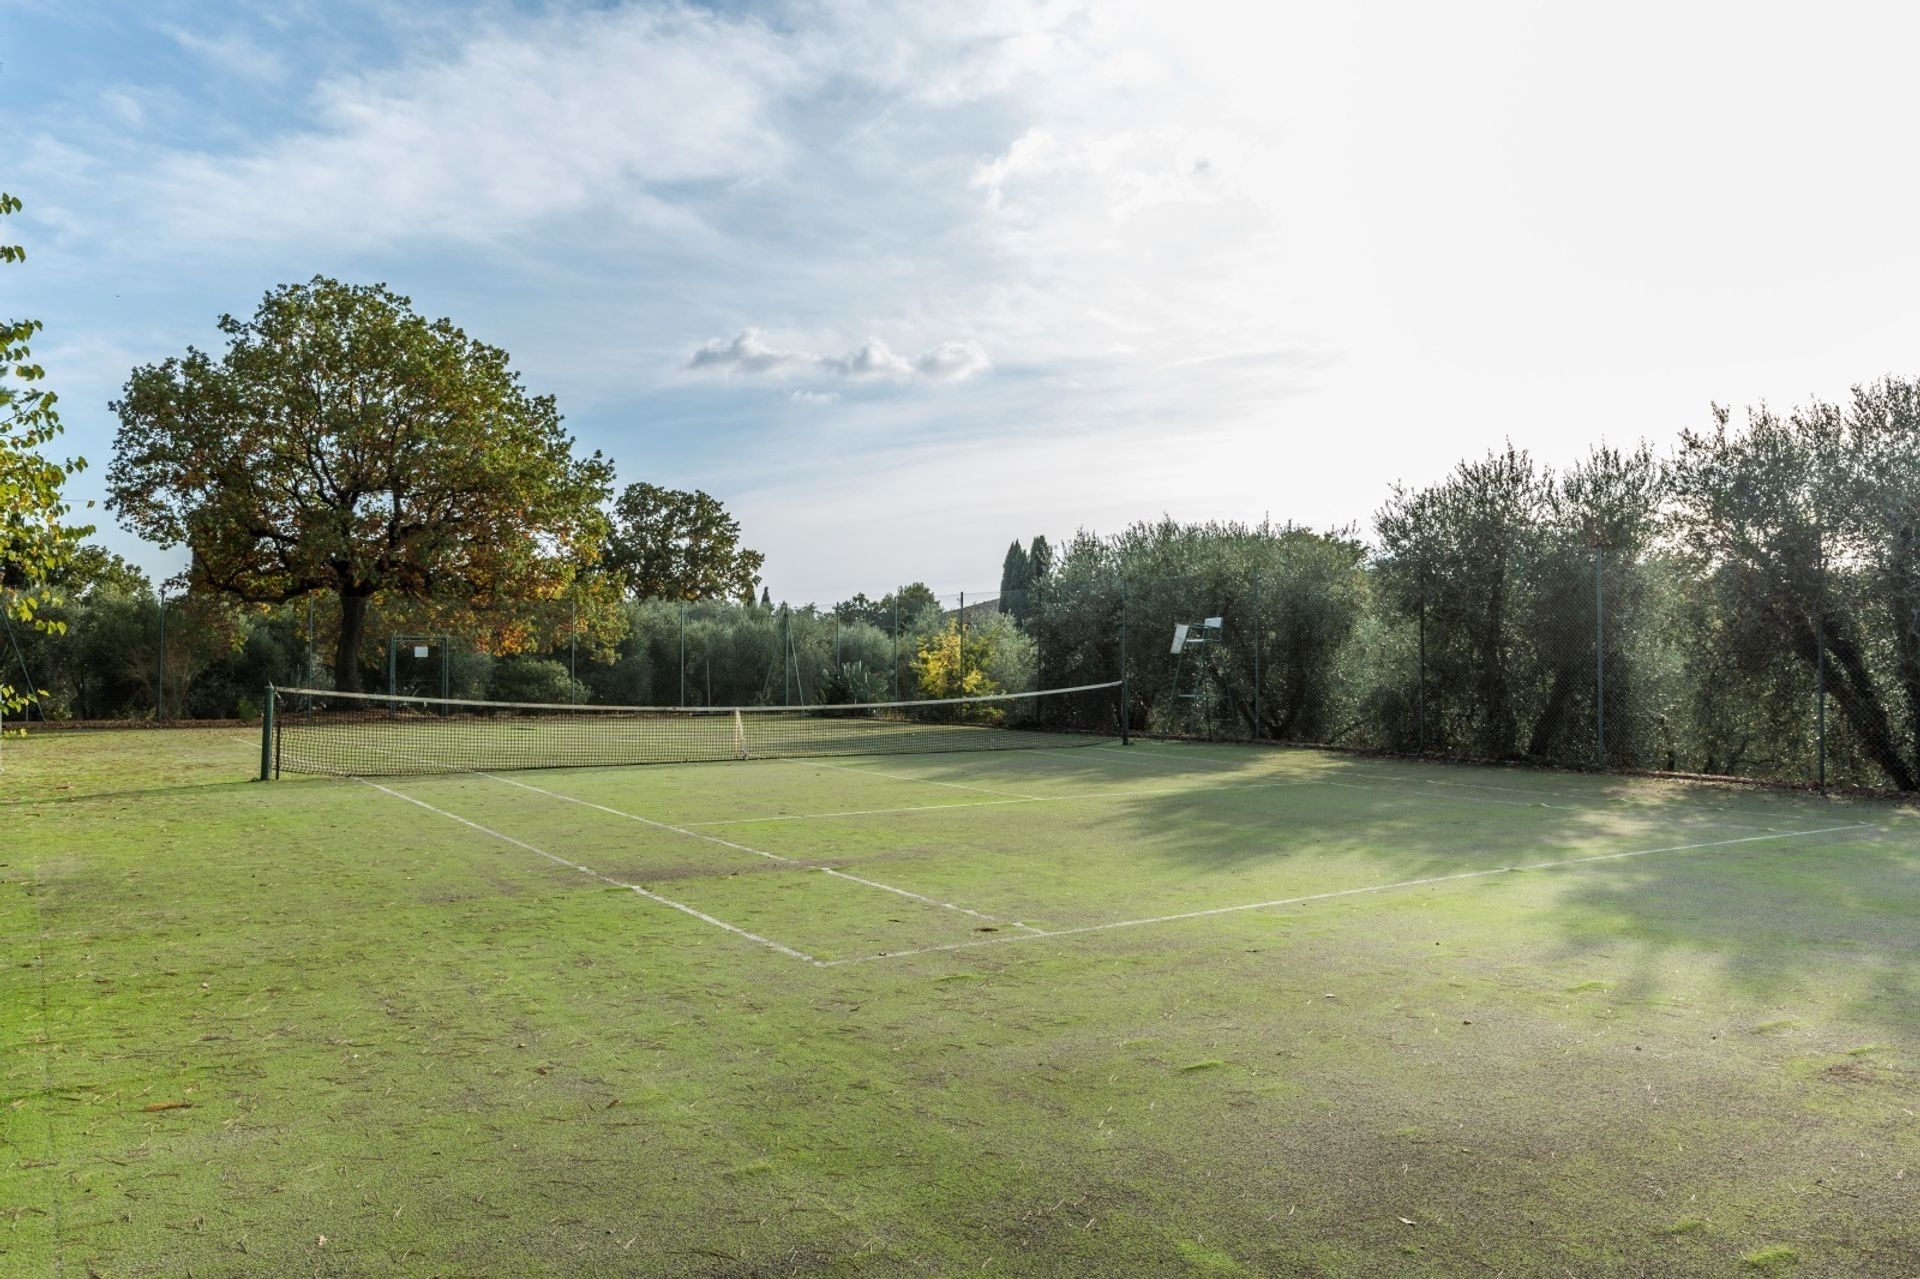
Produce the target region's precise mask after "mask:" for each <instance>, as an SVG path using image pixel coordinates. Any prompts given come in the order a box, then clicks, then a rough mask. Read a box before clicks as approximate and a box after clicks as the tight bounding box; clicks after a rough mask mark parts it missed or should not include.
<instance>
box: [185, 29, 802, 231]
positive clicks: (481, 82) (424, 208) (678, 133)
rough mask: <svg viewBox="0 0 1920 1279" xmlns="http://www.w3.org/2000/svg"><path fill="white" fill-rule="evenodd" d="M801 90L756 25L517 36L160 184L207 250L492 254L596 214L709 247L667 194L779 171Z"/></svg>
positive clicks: (354, 93)
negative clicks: (396, 245) (789, 93)
mask: <svg viewBox="0 0 1920 1279" xmlns="http://www.w3.org/2000/svg"><path fill="white" fill-rule="evenodd" d="M180 38H182V39H187V38H189V37H185V36H182V37H180ZM196 39H197V38H196ZM200 44H201V46H202V47H203V49H204V51H206V52H207V53H208V54H209V56H221V57H232V58H236V59H239V58H244V56H245V55H244V51H242V50H238V49H233V50H229V49H227V48H225V47H224V46H222V47H219V48H215V47H213V46H209V45H207V44H206V42H205V41H200ZM799 73H800V68H799V67H798V64H797V62H796V60H795V58H794V54H793V51H792V50H790V49H787V48H784V47H783V46H782V44H781V42H780V41H779V39H778V38H777V37H775V36H774V35H772V34H771V33H770V32H768V31H767V30H766V29H765V28H764V27H761V26H760V25H759V24H757V23H753V22H746V21H728V20H724V19H721V18H717V17H714V16H712V15H708V14H703V13H699V12H696V11H693V10H683V9H663V10H657V11H651V12H650V11H647V10H643V9H642V10H625V11H621V12H617V13H605V14H601V13H593V14H581V15H571V16H562V17H553V18H550V19H548V20H546V21H539V22H535V21H525V22H523V21H516V22H515V24H514V25H513V26H512V27H511V29H504V28H494V29H489V28H484V27H483V28H482V29H481V30H479V31H477V32H476V33H474V34H473V35H472V36H471V37H470V38H469V39H467V40H465V41H464V42H463V43H461V44H459V45H458V46H456V47H455V48H454V49H452V50H451V51H448V52H444V53H439V54H437V55H429V56H421V57H417V58H415V59H414V60H413V61H411V62H410V63H408V64H406V65H403V66H402V67H401V68H399V69H397V70H387V71H383V72H380V73H370V74H366V75H361V76H354V77H348V78H340V79H332V80H328V81H325V82H323V83H321V84H320V85H318V86H317V87H316V88H315V89H314V90H313V92H312V97H313V100H314V101H313V115H314V118H315V121H316V123H315V124H314V126H313V127H312V128H310V129H306V130H301V131H298V132H295V133H291V134H283V135H281V136H279V137H276V138H272V139H269V140H266V141H264V142H263V143H262V144H261V145H259V146H258V147H256V148H255V149H253V150H251V151H247V152H243V153H242V154H239V155H215V154H202V153H191V152H189V153H176V154H173V155H171V156H168V157H166V158H164V159H163V160H162V162H161V164H160V165H159V167H158V169H157V171H156V172H154V173H153V174H152V176H151V181H152V183H153V185H154V186H155V187H156V188H157V189H158V192H159V195H160V203H161V206H162V210H163V211H164V212H167V213H170V214H172V215H173V218H174V220H175V227H174V233H175V234H176V235H181V236H185V237H188V238H194V239H220V240H225V239H230V238H235V237H238V238H240V239H243V240H254V241H260V240H267V241H295V240H297V241H303V242H308V243H325V244H346V245H364V244H369V243H371V244H385V243H390V242H393V241H415V242H422V243H425V242H434V241H441V240H444V239H445V238H446V237H448V236H454V237H461V238H470V239H477V240H485V239H488V238H491V237H495V236H498V235H501V234H504V233H509V232H514V231H518V230H522V229H525V228H527V227H529V226H530V225H532V224H534V223H537V222H539V221H540V220H542V219H547V218H552V217H554V216H557V215H563V214H569V213H575V212H579V211H582V210H589V209H598V210H602V211H606V212H610V213H616V214H618V215H621V216H623V217H626V218H629V219H632V220H635V221H639V222H642V223H646V224H650V225H654V226H657V227H662V228H665V229H668V230H673V231H678V232H681V233H688V232H696V231H698V230H700V228H701V226H702V224H701V221H700V219H699V218H698V216H697V215H696V214H694V213H693V212H692V210H691V209H690V208H689V207H688V206H687V205H686V204H685V203H684V202H683V201H680V200H678V199H675V198H672V196H671V194H670V193H669V192H668V190H667V189H668V188H672V187H674V186H676V185H678V184H697V183H704V182H714V181H730V182H737V181H742V180H748V179H751V178H752V177H753V176H755V175H756V174H757V173H759V172H760V171H762V170H765V169H768V168H771V167H773V166H776V165H777V164H779V163H780V162H781V160H782V157H783V155H784V152H785V147H786V139H785V137H784V135H783V134H782V133H781V131H780V130H779V129H778V128H777V127H775V122H774V121H773V119H772V118H771V112H770V108H771V106H772V104H773V103H774V102H775V101H776V100H777V99H778V98H779V96H780V95H781V93H782V92H783V91H784V90H785V88H786V87H787V86H788V85H790V84H791V83H792V82H793V81H794V79H795V77H796V76H797V75H798V74H799Z"/></svg>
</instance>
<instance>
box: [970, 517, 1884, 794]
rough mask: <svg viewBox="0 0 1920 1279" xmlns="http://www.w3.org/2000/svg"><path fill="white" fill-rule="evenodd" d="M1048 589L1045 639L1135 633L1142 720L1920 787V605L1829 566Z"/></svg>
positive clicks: (1585, 558) (1639, 766)
mask: <svg viewBox="0 0 1920 1279" xmlns="http://www.w3.org/2000/svg"><path fill="white" fill-rule="evenodd" d="M1058 589H1059V588H1058V587H1055V588H1053V590H1052V591H1051V592H1049V591H1048V590H1047V589H1046V588H1043V589H1042V590H1041V591H1040V592H1037V594H1038V595H1040V596H1041V597H1042V598H1041V599H1040V601H1039V602H1038V603H1037V604H1035V605H1034V606H1033V607H1032V609H1031V617H1032V621H1031V622H1030V623H1029V628H1030V631H1031V634H1032V638H1033V640H1034V642H1035V644H1036V646H1037V647H1038V649H1039V651H1040V652H1041V653H1042V654H1043V655H1044V654H1045V653H1046V652H1047V651H1048V650H1049V648H1052V647H1056V646H1057V647H1059V648H1063V649H1065V650H1067V651H1077V650H1078V648H1079V647H1083V646H1089V645H1091V646H1096V647H1099V646H1107V647H1109V648H1117V646H1118V645H1120V644H1122V643H1124V644H1125V650H1126V665H1127V670H1128V674H1129V683H1130V694H1131V707H1132V716H1133V723H1134V726H1135V728H1137V729H1138V730H1140V731H1142V732H1145V733H1158V734H1165V735H1168V736H1179V737H1193V738H1203V739H1208V740H1219V741H1254V740H1260V741H1276V742H1295V743H1311V744H1321V745H1329V746H1340V747H1351V748H1358V749H1366V750H1380V751H1387V752H1394V753H1402V754H1409V755H1427V756H1435V757H1442V758H1448V759H1456V760H1480V761H1499V762H1519V763H1533V764H1541V765H1551V766H1562V767H1575V768H1606V769H1631V770H1646V771H1659V772H1672V773H1685V774H1698V775H1710V776H1723V777H1739V778H1748V779H1754V780H1763V781H1771V782H1785V783H1802V784H1812V785H1843V786H1858V787H1866V788H1873V789H1898V790H1912V789H1915V785H1914V782H1915V771H1916V764H1915V760H1916V753H1917V752H1920V734H1917V727H1920V664H1916V663H1914V662H1912V661H1911V660H1910V659H1908V658H1906V657H1905V656H1903V655H1904V654H1908V653H1914V652H1920V643H1916V639H1920V629H1916V627H1915V623H1916V620H1920V619H1905V622H1904V627H1903V623H1902V620H1901V619H1898V618H1896V617H1894V616H1893V615H1892V613H1891V612H1890V611H1889V610H1887V609H1885V608H1883V607H1877V606H1876V605H1875V603H1874V601H1873V600H1872V599H1871V598H1870V597H1869V594H1868V592H1867V591H1866V590H1865V588H1864V584H1862V583H1858V582H1849V581H1848V580H1847V579H1846V577H1845V575H1844V574H1842V573H1840V572H1838V571H1833V572H1830V573H1828V574H1827V575H1826V577H1825V580H1824V583H1823V590H1822V591H1821V592H1820V594H1819V595H1818V596H1817V597H1816V598H1817V599H1820V600H1823V601H1824V605H1822V606H1817V607H1815V608H1813V609H1810V610H1807V611H1805V612H1797V611H1794V610H1791V609H1782V608H1780V607H1779V606H1778V605H1777V604H1776V603H1774V602H1773V601H1772V599H1771V597H1769V596H1764V595H1761V594H1760V593H1757V592H1754V591H1753V590H1751V589H1750V585H1749V584H1747V583H1743V582H1742V581H1740V580H1739V578H1738V577H1737V576H1736V575H1731V574H1724V575H1715V574H1709V575H1706V576H1705V577H1702V576H1699V575H1697V574H1695V573H1692V572H1690V571H1688V570H1687V567H1686V566H1684V565H1682V564H1680V563H1678V562H1676V561H1669V560H1663V559H1660V558H1658V557H1651V558H1640V559H1635V560H1628V561H1625V562H1622V561H1620V560H1617V559H1615V558H1614V557H1612V556H1610V555H1609V553H1608V552H1607V551H1605V550H1592V551H1588V552H1586V553H1584V554H1582V555H1579V556H1566V557H1564V558H1563V559H1562V560H1561V561H1560V562H1558V563H1545V564H1537V565H1533V566H1532V571H1531V573H1530V574H1529V575H1528V576H1526V577H1524V578H1522V579H1520V580H1515V581H1511V582H1510V583H1509V589H1508V590H1507V591H1505V592H1503V593H1499V594H1496V593H1492V592H1483V591H1471V592H1469V591H1460V590H1451V591H1450V590H1447V589H1445V588H1444V587H1442V586H1437V585H1435V584H1433V583H1430V582H1429V583H1420V582H1417V581H1416V582H1413V583H1410V584H1406V588H1405V589H1396V588H1395V587H1393V586H1392V585H1391V584H1390V583H1389V582H1388V581H1387V580H1386V578H1385V576H1384V575H1383V574H1382V572H1381V571H1380V569H1379V566H1377V565H1369V566H1365V567H1363V568H1362V569H1361V570H1359V571H1356V572H1353V573H1348V574H1332V575H1327V574H1321V573H1316V572H1314V571H1313V569H1312V566H1311V565H1308V566H1303V571H1301V572H1298V573H1292V574H1289V573H1286V572H1274V571H1261V570H1253V571H1248V572H1245V573H1244V574H1231V573H1216V574H1209V575H1206V576H1202V577H1193V576H1168V577H1158V576H1145V577H1143V576H1139V575H1124V576H1120V577H1116V578H1114V579H1112V580H1111V581H1107V582H1102V583H1098V584H1086V583H1082V584H1078V585H1077V586H1076V587H1075V588H1074V589H1073V591H1072V596H1073V605H1072V606H1071V607H1063V603H1064V601H1063V600H1061V599H1060V598H1058ZM1050 593H1051V594H1054V596H1055V598H1053V599H1047V598H1045V597H1046V596H1047V595H1048V594H1050ZM1849 597H1851V598H1849ZM1005 603H1006V604H1008V605H1009V606H1010V607H1012V608H1014V609H1016V610H1018V609H1020V608H1022V607H1023V606H1024V605H1023V602H1020V601H1008V602H1005ZM1103 619H1104V620H1103ZM1103 625H1104V626H1105V627H1106V628H1107V629H1106V633H1105V634H1102V632H1101V627H1102V626H1103ZM1115 660H1118V659H1117V654H1116V657H1115ZM1041 667H1042V670H1043V671H1044V670H1045V658H1044V656H1043V657H1042V659H1041ZM1042 682H1046V681H1045V679H1044V677H1043V680H1042Z"/></svg>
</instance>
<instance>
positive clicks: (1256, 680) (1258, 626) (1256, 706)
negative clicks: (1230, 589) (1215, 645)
mask: <svg viewBox="0 0 1920 1279" xmlns="http://www.w3.org/2000/svg"><path fill="white" fill-rule="evenodd" d="M1266 629H1267V628H1266V626H1265V625H1264V623H1263V622H1262V620H1261V617H1260V570H1259V569H1257V568H1256V569H1255V570H1253V740H1254V741H1256V742H1257V741H1259V740H1260V641H1261V640H1262V639H1264V638H1265V637H1266Z"/></svg>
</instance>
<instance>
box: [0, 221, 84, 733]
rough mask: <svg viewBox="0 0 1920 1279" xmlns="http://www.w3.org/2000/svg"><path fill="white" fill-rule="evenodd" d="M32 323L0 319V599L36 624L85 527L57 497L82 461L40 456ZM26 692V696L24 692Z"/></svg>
mask: <svg viewBox="0 0 1920 1279" xmlns="http://www.w3.org/2000/svg"><path fill="white" fill-rule="evenodd" d="M20 208H21V204H20V201H19V200H18V199H17V198H16V197H14V196H12V195H8V194H7V193H5V192H0V218H4V217H8V216H11V215H12V214H14V213H17V212H19V211H20ZM26 256H27V255H26V250H25V249H24V248H22V247H21V246H20V245H17V244H0V263H9V264H11V263H19V262H24V261H25V260H26ZM40 329H41V324H40V321H38V320H6V321H0V585H4V586H5V587H6V588H7V596H6V598H5V599H4V600H0V609H4V610H5V611H6V614H7V616H8V617H9V618H11V619H18V620H20V621H22V622H26V623H28V624H30V625H34V626H41V625H57V623H42V622H40V621H39V619H38V618H37V616H36V615H37V613H38V612H39V609H40V607H41V606H42V605H44V604H48V603H51V602H53V600H54V599H55V598H56V596H55V594H54V591H53V588H52V586H51V585H50V583H51V581H52V579H54V578H55V577H57V576H58V575H59V573H60V572H61V570H62V569H63V568H64V567H65V565H66V564H67V562H68V561H69V560H70V559H71V557H72V554H73V548H74V545H75V543H76V542H77V541H78V540H79V539H80V538H81V537H84V536H85V535H86V534H88V533H90V532H92V531H93V530H92V529H91V528H86V527H75V526H70V525H69V524H67V522H66V517H67V516H68V514H70V512H71V507H70V506H69V505H68V503H67V502H66V501H65V500H63V499H62V497H61V493H60V491H61V488H62V486H63V485H64V484H65V483H66V481H67V477H68V476H70V475H73V474H74V473H75V472H77V471H79V470H80V469H81V468H82V467H83V466H85V465H86V463H85V462H83V461H81V460H79V459H71V460H68V461H63V462H56V461H50V460H49V459H47V458H45V457H42V456H41V455H40V450H41V448H43V447H44V446H45V445H47V444H49V443H51V442H52V440H53V439H54V437H55V436H57V435H59V434H60V430H61V427H60V415H59V413H58V412H57V411H56V410H55V408H54V405H55V403H56V401H57V399H58V397H57V396H55V395H54V393H53V392H52V391H49V390H47V389H45V388H44V387H42V386H40V385H38V384H39V382H40V381H41V380H42V379H43V378H44V377H45V376H46V370H45V369H43V368H41V366H40V365H38V364H36V363H34V361H33V348H32V347H31V345H29V344H30V343H31V342H32V341H33V336H34V334H36V333H38V332H40ZM24 691H25V692H26V693H27V694H31V692H32V690H24ZM18 697H19V694H18V693H16V691H15V690H14V689H13V688H12V687H11V686H10V685H8V684H7V683H6V682H5V681H4V680H0V705H4V706H6V707H8V708H12V707H13V706H16V705H18V704H19V703H18Z"/></svg>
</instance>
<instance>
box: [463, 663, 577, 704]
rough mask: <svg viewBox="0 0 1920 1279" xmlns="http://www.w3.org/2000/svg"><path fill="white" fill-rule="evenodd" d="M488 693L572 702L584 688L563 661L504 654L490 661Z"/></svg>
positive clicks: (516, 699)
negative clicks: (492, 661)
mask: <svg viewBox="0 0 1920 1279" xmlns="http://www.w3.org/2000/svg"><path fill="white" fill-rule="evenodd" d="M487 696H488V697H490V698H492V699H493V700H494V701H498V702H550V703H557V704H561V705H568V706H571V705H575V704H578V703H581V702H585V701H586V700H587V690H586V687H585V686H584V685H582V684H578V683H576V682H575V681H574V680H573V679H571V678H570V677H569V676H568V675H567V668H566V665H565V664H564V663H562V662H557V661H555V660H553V659H552V658H546V657H526V656H519V655H516V656H513V657H504V658H501V659H500V660H499V661H497V662H495V663H494V664H493V683H492V685H491V686H490V687H489V688H488V689H487Z"/></svg>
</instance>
